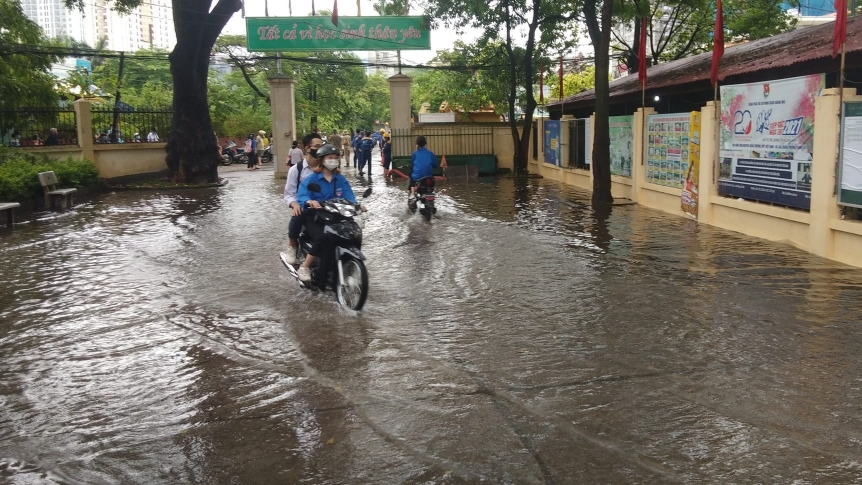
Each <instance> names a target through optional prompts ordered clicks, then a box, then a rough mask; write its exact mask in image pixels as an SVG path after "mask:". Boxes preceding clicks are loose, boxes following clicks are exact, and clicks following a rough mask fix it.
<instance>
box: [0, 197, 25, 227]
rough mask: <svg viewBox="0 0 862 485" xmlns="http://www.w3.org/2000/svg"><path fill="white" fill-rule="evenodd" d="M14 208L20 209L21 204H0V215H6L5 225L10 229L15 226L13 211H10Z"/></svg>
mask: <svg viewBox="0 0 862 485" xmlns="http://www.w3.org/2000/svg"><path fill="white" fill-rule="evenodd" d="M16 207H21V204H19V203H17V202H0V214H2V213H4V212H5V213H6V225H7V226H8V227H9V228H10V229H11V228H12V225H13V224H15V211H13V210H12V209H14V208H16Z"/></svg>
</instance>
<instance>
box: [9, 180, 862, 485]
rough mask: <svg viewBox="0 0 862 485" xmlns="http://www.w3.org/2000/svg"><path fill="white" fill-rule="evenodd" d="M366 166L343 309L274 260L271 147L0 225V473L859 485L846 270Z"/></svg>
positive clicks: (856, 331) (505, 183)
mask: <svg viewBox="0 0 862 485" xmlns="http://www.w3.org/2000/svg"><path fill="white" fill-rule="evenodd" d="M375 171H376V173H375V175H374V176H373V177H372V179H371V181H370V182H369V179H368V177H364V178H359V177H357V176H356V174H355V173H354V171H353V170H352V169H347V170H345V173H346V175H347V176H348V178H349V179H350V180H351V181H352V182H354V186H355V187H357V186H359V187H362V186H365V185H369V184H370V185H371V186H373V188H374V194H373V195H372V196H371V197H370V198H369V199H367V200H366V205H367V206H368V207H369V210H370V214H371V217H369V219H368V221H367V223H366V226H365V245H364V248H363V250H364V252H365V254H366V256H367V257H368V261H367V264H368V269H369V272H370V284H371V291H370V295H369V300H368V303H367V304H366V307H365V310H364V311H362V312H361V313H359V314H356V313H352V312H347V311H344V310H342V309H340V308H339V307H338V305H337V304H336V302H335V299H334V297H333V296H332V295H331V294H320V293H312V292H310V291H305V290H300V289H299V287H298V285H297V283H296V282H295V281H294V280H292V279H291V278H289V277H288V273H287V271H286V270H285V269H284V268H283V267H282V266H281V264H280V263H279V261H278V258H277V254H278V251H280V250H282V249H283V247H284V246H285V244H286V241H285V233H286V229H287V222H288V221H287V210H286V206H285V205H284V204H283V202H282V201H281V194H282V189H283V184H284V181H283V180H273V178H272V169H271V168H269V167H267V168H266V169H264V170H261V171H254V172H247V171H245V169H244V167H239V168H237V167H229V169H228V170H222V174H223V176H224V177H226V178H227V179H229V183H228V184H227V185H226V186H225V187H222V188H219V189H206V190H177V191H152V192H147V191H135V192H116V193H111V194H105V195H101V196H98V197H94V198H91V199H89V200H86V199H84V200H79V201H78V202H79V204H78V205H77V206H76V207H75V208H74V210H72V211H68V212H65V213H59V214H57V213H40V214H37V215H36V217H34V218H32V219H30V220H26V221H22V223H20V224H17V225H16V227H15V230H14V231H12V232H8V231H6V232H3V233H2V234H0V483H10V484H50V483H88V484H90V483H92V484H101V483H106V484H129V483H142V484H143V483H148V484H149V483H195V484H258V483H259V484H271V483H314V484H341V483H344V484H366V483H368V484H389V483H435V484H444V483H480V482H483V483H512V484H532V483H608V484H639V483H643V484H655V483H721V484H724V483H799V484H803V483H829V484H837V483H841V484H843V483H848V484H849V483H862V460H860V457H862V372H860V371H862V364H860V362H862V324H860V320H862V319H860V313H862V312H860V305H859V302H860V300H862V270H860V269H855V268H850V267H847V266H842V265H840V264H837V263H834V262H830V261H827V260H824V259H820V258H816V257H814V256H811V255H810V254H808V253H805V252H803V251H800V250H796V249H794V248H791V247H789V246H785V245H781V244H775V243H770V242H766V241H762V240H758V239H753V238H749V237H746V236H743V235H740V234H736V233H732V232H728V231H722V230H718V229H715V228H711V227H707V226H702V225H701V226H699V225H697V224H695V223H694V222H692V221H689V220H686V219H682V218H678V217H673V216H669V215H666V214H663V213H660V212H656V211H652V210H649V209H644V208H641V207H637V206H622V207H614V208H613V210H612V212H611V213H595V212H593V211H592V210H591V209H590V208H589V207H588V206H586V205H584V204H583V201H584V200H587V199H588V198H589V197H588V194H586V193H583V192H579V191H577V190H575V189H572V188H568V187H564V186H561V185H558V184H555V183H553V182H549V181H543V180H529V181H527V182H517V181H514V180H512V179H487V180H485V179H483V180H480V181H467V180H460V181H453V182H452V183H450V184H448V185H445V184H441V187H445V188H444V191H443V194H442V195H441V196H440V197H439V198H438V206H439V212H438V217H437V218H436V219H435V220H433V221H432V222H431V223H426V222H424V221H422V220H421V219H420V217H419V216H418V215H413V216H411V215H409V214H407V213H406V210H405V204H404V198H405V192H404V188H403V185H404V183H403V182H400V181H399V182H397V183H385V182H383V181H382V180H381V177H380V173H381V172H380V169H379V167H377V166H375ZM357 192H359V190H357Z"/></svg>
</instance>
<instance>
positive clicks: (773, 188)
mask: <svg viewBox="0 0 862 485" xmlns="http://www.w3.org/2000/svg"><path fill="white" fill-rule="evenodd" d="M823 86H824V76H823V74H812V75H809V76H801V77H795V78H790V79H780V80H775V81H769V82H760V83H750V84H735V85H727V86H721V123H720V132H721V135H720V145H719V177H718V193H719V195H725V196H732V197H741V198H745V199H752V200H759V201H764V202H772V203H776V204H782V205H786V206H790V207H798V208H802V209H809V208H810V206H811V163H812V158H813V157H812V155H813V154H812V151H813V148H814V100H815V99H816V98H817V97H818V96H820V93H821V92H822V90H823Z"/></svg>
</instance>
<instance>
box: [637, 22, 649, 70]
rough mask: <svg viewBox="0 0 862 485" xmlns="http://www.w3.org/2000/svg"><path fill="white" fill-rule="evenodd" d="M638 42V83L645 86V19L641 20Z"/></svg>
mask: <svg viewBox="0 0 862 485" xmlns="http://www.w3.org/2000/svg"><path fill="white" fill-rule="evenodd" d="M640 41H641V43H640V45H639V46H638V82H640V83H641V84H644V85H646V81H647V78H646V17H644V18H642V19H641V39H640Z"/></svg>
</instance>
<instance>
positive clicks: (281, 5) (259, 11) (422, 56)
mask: <svg viewBox="0 0 862 485" xmlns="http://www.w3.org/2000/svg"><path fill="white" fill-rule="evenodd" d="M268 3H269V16H270V17H289V16H290V13H289V8H288V1H287V0H278V1H269V2H268ZM265 4H266V3H265V1H264V0H246V1H245V14H246V15H247V16H249V17H263V16H264V11H265ZM359 4H360V6H361V8H362V16H363V17H375V16H377V12H376V11H374V8H373V7H372V5H374V4H379V2H371V1H370V0H359ZM291 6H292V7H293V16H294V17H306V16H308V15H311V0H291ZM314 6H315V8H316V9H317V10H330V11H331V10H332V6H333V0H316V1H315V3H314ZM338 14H339V15H343V16H345V17H354V16H356V0H339V2H338ZM422 14H423V12H420V11H415V10H411V11H410V15H422ZM223 33H225V34H245V33H246V32H245V20H244V19H243V18H242V12H237V13H236V14H234V16H233V18H231V19H230V21H229V22H228V24H227V26H226V27H225V29H224V31H223ZM479 33H480V32H479V31H476V30H472V31H468V32H465V33H464V34H463V35H461V36H459V35H458V34H456V33H455V31H454V30H451V29H443V30H433V31H431V50H427V51H419V50H410V51H403V52H402V53H401V58H402V60H403V62H404V64H424V63H427V62H428V61H430V60H431V59H432V58H434V55H435V54H436V51H438V50H441V49H450V48H452V46H453V45H454V43H455V40H456V39H458V38H459V37H460V38H461V40H463V41H465V42H467V43H469V42H472V41H474V40H475V39H476V38H477V37H478V36H479ZM356 54H357V55H359V57H361V58H363V59H366V58H367V54H366V53H365V52H357V53H356Z"/></svg>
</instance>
